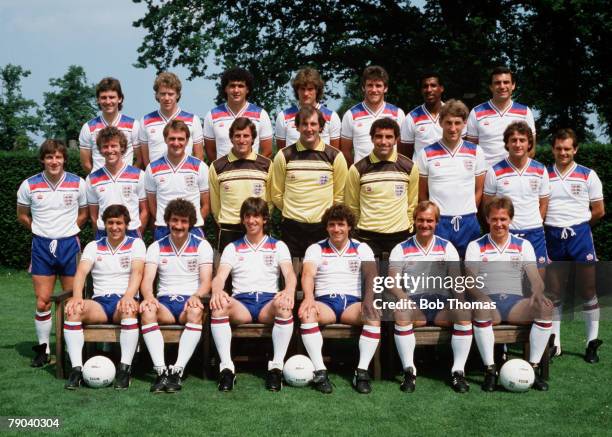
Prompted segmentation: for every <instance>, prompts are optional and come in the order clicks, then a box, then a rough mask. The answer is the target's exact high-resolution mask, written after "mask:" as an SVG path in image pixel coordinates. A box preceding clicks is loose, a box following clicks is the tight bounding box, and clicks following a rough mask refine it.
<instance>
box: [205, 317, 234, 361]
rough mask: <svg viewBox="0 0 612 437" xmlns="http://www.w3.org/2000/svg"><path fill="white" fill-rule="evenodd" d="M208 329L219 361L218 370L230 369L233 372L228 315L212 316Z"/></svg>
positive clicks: (230, 329) (230, 330)
mask: <svg viewBox="0 0 612 437" xmlns="http://www.w3.org/2000/svg"><path fill="white" fill-rule="evenodd" d="M210 329H211V331H212V336H213V340H215V346H216V347H217V353H218V354H219V359H220V361H221V362H220V363H219V370H223V369H230V370H231V371H232V372H234V371H235V368H234V362H233V361H232V328H231V327H230V323H229V317H227V316H226V317H213V318H212V319H211V324H210Z"/></svg>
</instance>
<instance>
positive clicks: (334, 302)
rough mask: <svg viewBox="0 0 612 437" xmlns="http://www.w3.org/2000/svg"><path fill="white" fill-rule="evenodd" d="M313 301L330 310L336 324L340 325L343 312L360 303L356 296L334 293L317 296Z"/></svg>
mask: <svg viewBox="0 0 612 437" xmlns="http://www.w3.org/2000/svg"><path fill="white" fill-rule="evenodd" d="M315 300H316V301H317V302H321V303H324V304H325V305H327V306H328V307H330V308H331V309H332V311H333V312H334V314H336V323H340V317H341V316H342V313H343V312H344V310H346V309H347V308H348V307H350V306H351V305H353V304H354V303H356V302H361V299H359V298H358V297H356V296H351V295H347V294H336V293H332V294H326V295H323V296H317V297H315Z"/></svg>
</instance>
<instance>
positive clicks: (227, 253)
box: [219, 243, 237, 268]
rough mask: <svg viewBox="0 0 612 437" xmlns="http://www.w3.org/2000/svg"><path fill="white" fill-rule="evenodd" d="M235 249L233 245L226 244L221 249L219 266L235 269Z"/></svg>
mask: <svg viewBox="0 0 612 437" xmlns="http://www.w3.org/2000/svg"><path fill="white" fill-rule="evenodd" d="M236 261H237V258H236V247H235V246H234V244H233V243H230V244H228V245H227V246H225V249H223V253H222V254H221V260H219V264H227V265H228V266H230V267H231V268H234V267H236Z"/></svg>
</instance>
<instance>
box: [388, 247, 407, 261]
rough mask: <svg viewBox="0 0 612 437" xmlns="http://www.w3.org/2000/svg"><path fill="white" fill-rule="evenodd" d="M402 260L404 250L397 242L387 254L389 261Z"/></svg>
mask: <svg viewBox="0 0 612 437" xmlns="http://www.w3.org/2000/svg"><path fill="white" fill-rule="evenodd" d="M402 261H404V250H403V249H402V243H398V244H396V245H395V247H394V248H393V249H392V250H391V253H390V254H389V262H392V263H398V262H402Z"/></svg>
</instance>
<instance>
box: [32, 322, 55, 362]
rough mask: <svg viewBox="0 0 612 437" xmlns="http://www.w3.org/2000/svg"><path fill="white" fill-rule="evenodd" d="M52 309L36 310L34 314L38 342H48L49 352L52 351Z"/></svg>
mask: <svg viewBox="0 0 612 437" xmlns="http://www.w3.org/2000/svg"><path fill="white" fill-rule="evenodd" d="M51 326H52V321H51V311H36V315H35V316H34V327H35V328H36V337H37V338H38V344H43V343H46V344H47V354H49V353H50V352H51V349H50V348H49V337H50V336H51Z"/></svg>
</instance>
